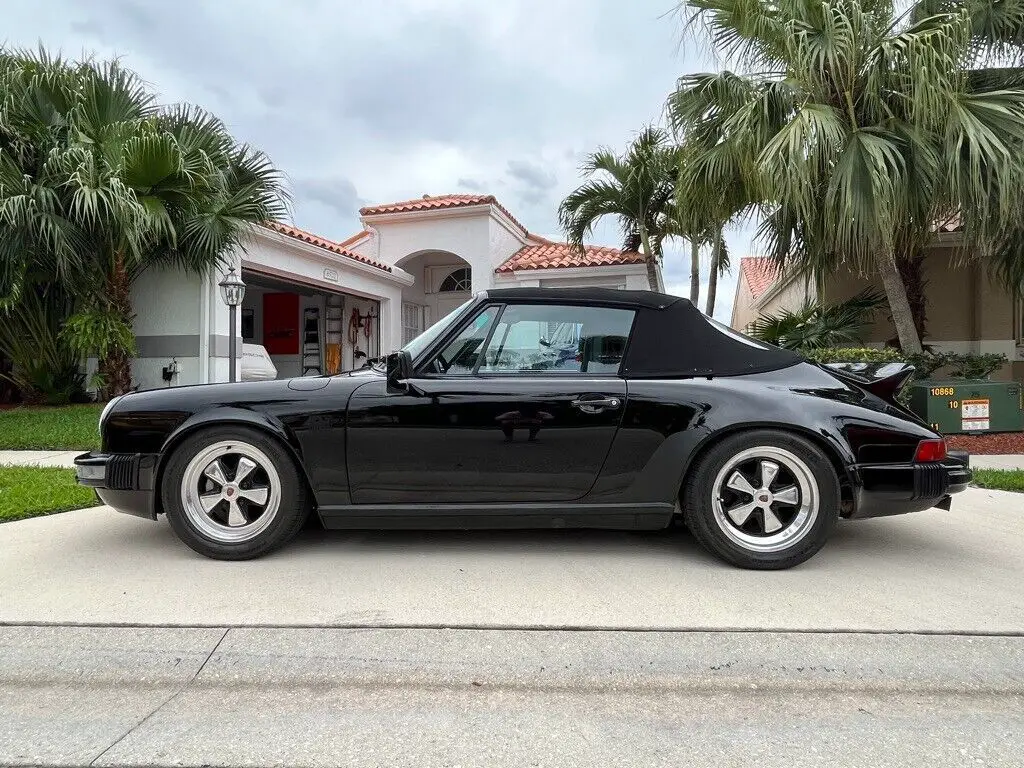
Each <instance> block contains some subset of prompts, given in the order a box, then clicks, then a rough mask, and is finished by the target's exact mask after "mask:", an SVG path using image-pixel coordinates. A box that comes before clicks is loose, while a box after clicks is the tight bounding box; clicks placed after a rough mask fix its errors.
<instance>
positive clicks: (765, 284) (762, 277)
mask: <svg viewBox="0 0 1024 768" xmlns="http://www.w3.org/2000/svg"><path fill="white" fill-rule="evenodd" d="M740 271H742V272H743V277H745V278H746V279H747V287H748V288H749V289H750V295H751V297H752V298H754V299H759V298H761V296H762V295H763V294H764V292H765V291H767V290H768V289H769V288H771V287H772V285H773V284H774V283H775V281H776V279H778V277H779V268H778V267H777V266H775V264H773V263H772V260H771V259H769V258H768V257H767V256H744V257H743V258H741V259H740Z"/></svg>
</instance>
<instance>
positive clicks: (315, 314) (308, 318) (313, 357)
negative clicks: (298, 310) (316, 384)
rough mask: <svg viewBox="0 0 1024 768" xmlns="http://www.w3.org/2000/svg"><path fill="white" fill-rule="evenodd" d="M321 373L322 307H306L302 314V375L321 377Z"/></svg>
mask: <svg viewBox="0 0 1024 768" xmlns="http://www.w3.org/2000/svg"><path fill="white" fill-rule="evenodd" d="M321 373H323V350H322V349H321V347H320V307H306V309H305V310H303V312H302V375H303V376H319V375H320V374H321Z"/></svg>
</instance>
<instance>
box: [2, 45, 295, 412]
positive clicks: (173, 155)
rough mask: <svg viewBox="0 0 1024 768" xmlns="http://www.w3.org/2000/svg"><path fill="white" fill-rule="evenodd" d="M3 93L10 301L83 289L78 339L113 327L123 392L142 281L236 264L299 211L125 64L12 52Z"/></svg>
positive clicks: (205, 117) (240, 150)
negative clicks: (246, 245)
mask: <svg viewBox="0 0 1024 768" xmlns="http://www.w3.org/2000/svg"><path fill="white" fill-rule="evenodd" d="M0 94H2V95H3V97H4V98H3V109H2V110H0V222H3V223H4V224H5V225H6V226H4V227H0V261H2V266H0V297H5V298H6V300H7V301H8V302H15V301H17V299H18V297H19V295H20V294H21V292H22V290H23V288H24V287H25V285H26V283H27V282H29V281H33V280H34V281H39V282H47V281H52V282H58V283H60V284H62V285H64V286H65V287H67V288H68V289H69V290H72V291H74V292H75V293H76V294H77V295H78V296H79V297H80V306H81V312H80V313H79V315H78V316H76V318H75V320H76V322H74V323H72V324H71V327H72V328H73V329H91V330H92V331H95V330H96V329H108V331H109V333H107V334H106V337H105V340H101V341H103V342H104V343H102V344H99V346H100V347H101V348H102V354H101V359H100V371H101V374H102V375H103V377H104V379H105V382H106V390H107V394H109V395H116V394H121V393H123V392H125V391H127V390H128V389H129V388H130V386H131V368H130V353H131V348H130V345H128V344H126V343H125V338H126V336H127V338H128V339H130V338H131V334H130V328H131V324H132V318H133V308H132V303H131V286H132V283H133V281H134V280H135V279H136V278H137V277H138V276H139V275H140V274H141V273H142V272H143V271H145V270H146V269H149V268H151V267H155V266H174V267H178V268H181V269H184V270H187V271H192V272H202V271H205V270H208V269H210V268H211V267H213V266H214V265H216V264H218V263H219V262H221V261H222V260H224V259H225V258H226V257H227V256H228V255H229V253H230V251H231V249H232V248H233V247H234V246H235V245H236V244H238V243H239V242H240V241H241V240H242V239H243V238H245V236H246V235H247V234H248V233H249V231H250V229H251V227H252V225H253V224H255V223H259V222H264V221H268V220H272V219H276V218H279V217H281V216H282V215H284V214H285V213H286V199H285V196H284V193H283V191H282V188H281V177H280V174H279V173H278V172H277V171H276V170H275V169H274V168H273V166H272V165H271V164H270V162H269V160H268V159H267V158H266V157H265V156H264V155H263V154H262V153H260V152H257V151H255V150H253V149H251V148H250V147H248V146H245V145H239V144H237V143H236V142H235V141H234V140H233V139H232V137H231V136H230V134H229V133H228V132H227V130H226V129H225V127H224V125H223V124H222V123H221V122H220V121H219V120H217V119H216V118H215V117H213V116H211V115H209V114H207V113H205V112H203V111H202V110H200V109H197V108H194V107H171V108H161V107H159V106H157V105H156V103H155V100H154V98H153V96H152V95H151V94H149V93H148V92H147V91H146V89H145V87H144V85H143V83H142V81H141V80H140V79H139V78H138V76H137V75H135V74H134V73H133V72H131V71H129V70H127V69H125V68H123V67H122V66H121V65H120V64H119V63H117V62H112V63H106V64H95V63H93V62H91V61H86V62H82V63H78V64H73V63H68V62H65V61H63V60H61V59H57V58H51V57H49V56H47V55H46V54H45V53H42V52H41V53H40V54H25V53H9V52H0ZM126 331H127V334H126ZM85 335H86V336H89V337H90V338H92V336H93V335H94V334H88V333H87V334H85ZM80 346H84V345H82V344H80ZM94 351H95V350H94Z"/></svg>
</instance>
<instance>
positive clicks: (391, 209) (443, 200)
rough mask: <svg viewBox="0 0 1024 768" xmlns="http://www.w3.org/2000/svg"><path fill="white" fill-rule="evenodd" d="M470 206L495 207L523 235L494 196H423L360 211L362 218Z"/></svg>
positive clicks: (381, 204)
mask: <svg viewBox="0 0 1024 768" xmlns="http://www.w3.org/2000/svg"><path fill="white" fill-rule="evenodd" d="M470 205H493V206H494V207H495V208H497V209H498V210H499V211H501V212H502V213H503V214H505V215H506V216H507V217H508V218H509V219H510V220H511V221H512V223H513V224H515V225H516V226H517V227H519V228H520V229H521V230H522V231H523V233H525V232H526V227H524V226H523V225H522V224H520V223H519V221H517V220H516V217H515V216H513V215H512V214H511V213H509V212H508V209H507V208H506V207H505V206H503V205H502V204H501V203H499V202H498V199H497V198H496V197H495V196H494V195H466V194H454V195H423V197H417V198H415V199H413V200H401V201H399V202H397V203H380V204H378V205H369V206H366V207H364V208H360V209H359V215H360V216H387V215H388V214H392V213H413V212H416V211H440V210H444V209H446V208H465V207H467V206H470Z"/></svg>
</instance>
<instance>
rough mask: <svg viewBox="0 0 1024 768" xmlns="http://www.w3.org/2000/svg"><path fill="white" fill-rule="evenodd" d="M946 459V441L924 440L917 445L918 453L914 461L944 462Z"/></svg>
mask: <svg viewBox="0 0 1024 768" xmlns="http://www.w3.org/2000/svg"><path fill="white" fill-rule="evenodd" d="M944 458H946V441H945V440H942V439H939V440H922V441H921V442H920V443H918V444H917V453H915V454H914V461H917V462H926V461H942V460H943V459H944Z"/></svg>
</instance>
